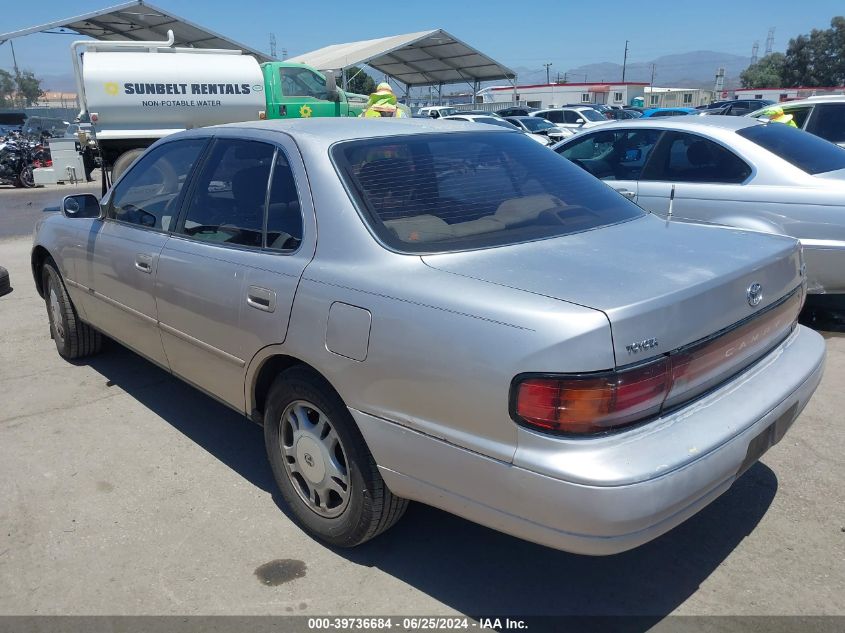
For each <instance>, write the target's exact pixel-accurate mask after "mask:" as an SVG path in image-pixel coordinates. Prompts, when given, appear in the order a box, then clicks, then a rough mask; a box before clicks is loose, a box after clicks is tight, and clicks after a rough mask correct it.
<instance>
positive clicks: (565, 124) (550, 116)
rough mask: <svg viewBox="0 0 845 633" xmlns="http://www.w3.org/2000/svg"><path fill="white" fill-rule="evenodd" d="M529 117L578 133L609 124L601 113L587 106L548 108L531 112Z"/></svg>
mask: <svg viewBox="0 0 845 633" xmlns="http://www.w3.org/2000/svg"><path fill="white" fill-rule="evenodd" d="M530 115H531V116H538V117H541V118H543V119H546V121H549V122H550V123H554V124H555V125H556V126H558V127H559V128H561V129H564V130H571V131H573V132H578V131H581V130H586V129H588V128H591V127H596V126H597V125H602V124H604V123H610V120H609V119H607V118H606V117H605V116H604V115H603V114H602V113H601V112H599V111H598V110H595V109H593V108H590V107H588V106H574V107H569V108H550V109H547V110H537V111H536V112H531V113H530Z"/></svg>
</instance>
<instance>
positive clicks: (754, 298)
mask: <svg viewBox="0 0 845 633" xmlns="http://www.w3.org/2000/svg"><path fill="white" fill-rule="evenodd" d="M745 294H746V296H747V297H748V305H750V306H751V307H752V308H756V307H757V306H758V305H760V302H761V301H762V300H763V286H761V285H760V284H758V283H757V282H756V281H755V282H754V283H753V284H751V285H750V286H748V290H747V291H746V293H745Z"/></svg>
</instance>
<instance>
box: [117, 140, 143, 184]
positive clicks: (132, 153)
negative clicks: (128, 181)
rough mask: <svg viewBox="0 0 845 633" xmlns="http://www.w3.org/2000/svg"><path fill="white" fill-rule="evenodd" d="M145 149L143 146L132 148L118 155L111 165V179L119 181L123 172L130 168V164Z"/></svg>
mask: <svg viewBox="0 0 845 633" xmlns="http://www.w3.org/2000/svg"><path fill="white" fill-rule="evenodd" d="M145 151H146V150H145V149H143V148H138V149H130V150H128V151H125V152H123V153H122V154H121V155H120V156H118V157H117V160H116V161H114V164H113V165H112V167H111V181H112V182H117V179H118V178H120V177H121V176H122V175H123V172H125V171H126V170H127V169H129V166H130V165H131V164H132V163H134V162H135V160H136V159H137V158H138V157H139V156H140V155H141V154H143V153H144V152H145Z"/></svg>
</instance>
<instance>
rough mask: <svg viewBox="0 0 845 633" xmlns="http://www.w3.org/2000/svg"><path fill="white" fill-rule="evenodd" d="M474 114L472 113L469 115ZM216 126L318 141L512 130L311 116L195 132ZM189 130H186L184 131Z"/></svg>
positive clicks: (454, 122)
mask: <svg viewBox="0 0 845 633" xmlns="http://www.w3.org/2000/svg"><path fill="white" fill-rule="evenodd" d="M466 116H472V115H466ZM215 129H241V130H254V131H258V132H281V133H284V134H290V135H292V136H295V137H296V138H297V140H300V139H301V140H304V141H305V140H312V141H314V142H316V143H325V144H330V143H335V142H338V141H345V140H351V139H362V138H379V137H386V136H398V135H403V134H426V133H431V134H434V133H443V132H446V131H467V132H468V131H472V132H478V133H484V134H492V133H494V132H508V130H506V129H504V128H499V127H496V126H492V125H490V126H487V125H485V126H481V125H474V124H472V123H470V122H468V121H460V120H455V119H452V120H451V121H448V122H447V121H441V120H439V119H428V118H424V119H414V118H411V117H407V118H399V119H394V118H386V119H383V118H378V119H376V118H372V119H371V118H365V117H320V118H309V119H273V120H266V121H245V122H241V123H227V124H225V125H216V126H211V127H207V128H196V129H195V130H191V133H194V134H197V135H201V134H202V133H203V131H205V132H206V133H207V132H209V131H210V132H213V131H214V130H215ZM182 134H185V133H182Z"/></svg>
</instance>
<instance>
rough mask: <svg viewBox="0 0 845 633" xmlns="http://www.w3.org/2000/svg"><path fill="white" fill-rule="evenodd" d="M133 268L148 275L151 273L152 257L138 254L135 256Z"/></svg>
mask: <svg viewBox="0 0 845 633" xmlns="http://www.w3.org/2000/svg"><path fill="white" fill-rule="evenodd" d="M135 268H137V269H138V270H140V271H141V272H142V273H147V274H148V275H149V274H150V273H151V272H153V256H152V255H145V254H144V253H138V254H137V255H135Z"/></svg>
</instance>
